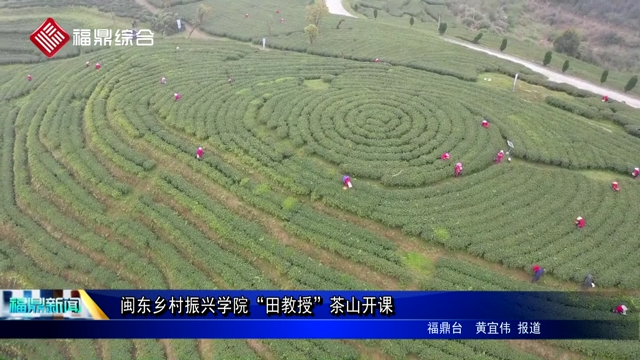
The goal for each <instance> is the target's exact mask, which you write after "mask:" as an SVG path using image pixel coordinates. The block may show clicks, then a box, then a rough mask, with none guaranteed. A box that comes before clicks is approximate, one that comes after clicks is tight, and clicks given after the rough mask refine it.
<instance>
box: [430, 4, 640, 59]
mask: <svg viewBox="0 0 640 360" xmlns="http://www.w3.org/2000/svg"><path fill="white" fill-rule="evenodd" d="M423 1H424V0H423ZM447 8H448V9H449V11H451V13H452V14H453V15H454V16H455V17H457V18H458V19H459V20H460V22H461V23H462V24H464V25H465V26H467V27H469V28H471V29H475V30H481V29H487V30H488V31H493V32H497V33H503V34H509V35H514V36H517V37H520V38H528V39H530V40H534V41H536V42H538V44H540V45H542V46H546V47H553V42H554V40H555V39H556V38H557V37H558V36H560V35H561V34H562V33H563V32H564V31H565V30H567V29H574V30H576V32H577V33H578V34H579V35H580V37H581V40H582V41H581V46H580V55H579V56H578V57H579V58H581V59H582V60H585V61H588V62H591V63H595V64H598V65H601V66H605V67H611V68H615V69H619V70H626V71H634V70H638V69H639V68H640V1H638V0H448V1H447Z"/></svg>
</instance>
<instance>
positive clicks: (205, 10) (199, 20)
mask: <svg viewBox="0 0 640 360" xmlns="http://www.w3.org/2000/svg"><path fill="white" fill-rule="evenodd" d="M212 12H213V9H212V8H211V7H209V6H206V5H204V4H200V5H198V10H197V13H196V23H195V24H193V28H191V31H189V36H187V39H190V38H191V34H193V32H194V31H196V29H198V28H200V27H201V26H202V24H203V23H204V20H205V19H206V18H207V16H209V15H210V14H211V13H212Z"/></svg>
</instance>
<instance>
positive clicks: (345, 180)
mask: <svg viewBox="0 0 640 360" xmlns="http://www.w3.org/2000/svg"><path fill="white" fill-rule="evenodd" d="M342 183H343V184H344V187H343V188H342V189H343V190H347V189H351V188H352V187H353V185H351V178H350V177H349V175H345V176H343V177H342Z"/></svg>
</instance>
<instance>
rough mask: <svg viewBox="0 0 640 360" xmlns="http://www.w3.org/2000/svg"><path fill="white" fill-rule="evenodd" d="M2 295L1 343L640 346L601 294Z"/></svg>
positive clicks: (633, 321) (631, 321)
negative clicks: (545, 342) (596, 342)
mask: <svg viewBox="0 0 640 360" xmlns="http://www.w3.org/2000/svg"><path fill="white" fill-rule="evenodd" d="M2 292H3V302H2V304H1V305H2V307H1V309H0V315H1V317H0V320H2V321H12V322H11V323H10V324H9V323H5V324H4V326H1V327H0V337H1V338H41V339H42V338H50V339H53V338H60V339H74V338H75V339H109V338H120V339H149V338H174V339H179V338H197V339H204V338H208V339H617V340H636V341H637V340H639V339H640V337H639V336H640V335H639V321H638V316H637V315H633V314H631V315H630V316H620V315H617V314H613V313H611V312H610V311H607V310H606V309H608V307H610V306H611V307H615V306H616V300H615V299H613V298H609V297H606V296H601V295H596V294H595V293H594V294H587V293H575V292H574V293H569V292H567V293H563V292H481V291H439V292H418V291H327V290H321V291H255V290H251V291H241V290H229V291H223V290H215V291H213V290H212V291H208V290H2ZM25 320H27V321H25Z"/></svg>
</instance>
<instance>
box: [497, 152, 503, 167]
mask: <svg viewBox="0 0 640 360" xmlns="http://www.w3.org/2000/svg"><path fill="white" fill-rule="evenodd" d="M503 157H504V150H500V152H499V153H498V155H496V159H495V162H496V163H497V164H500V163H501V162H502V158H503Z"/></svg>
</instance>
